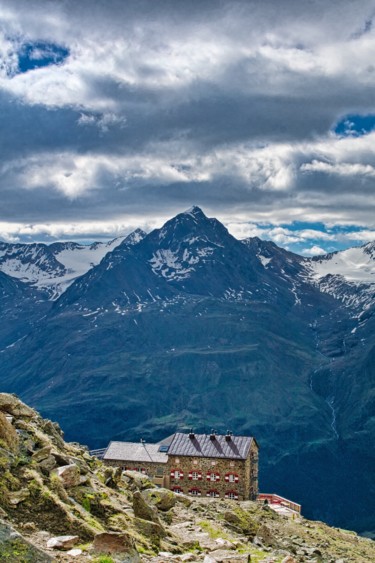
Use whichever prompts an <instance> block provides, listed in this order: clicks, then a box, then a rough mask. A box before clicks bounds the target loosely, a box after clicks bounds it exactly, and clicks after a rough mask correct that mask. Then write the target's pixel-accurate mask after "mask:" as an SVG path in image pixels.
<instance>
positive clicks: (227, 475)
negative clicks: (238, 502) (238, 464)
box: [225, 473, 229, 483]
mask: <svg viewBox="0 0 375 563" xmlns="http://www.w3.org/2000/svg"><path fill="white" fill-rule="evenodd" d="M225 480H226V482H227V483H228V482H229V473H226V474H225Z"/></svg>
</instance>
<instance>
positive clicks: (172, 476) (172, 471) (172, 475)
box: [171, 469, 175, 479]
mask: <svg viewBox="0 0 375 563" xmlns="http://www.w3.org/2000/svg"><path fill="white" fill-rule="evenodd" d="M174 471H175V470H174V469H171V478H172V479H174Z"/></svg>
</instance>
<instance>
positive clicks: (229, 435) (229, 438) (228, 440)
mask: <svg viewBox="0 0 375 563" xmlns="http://www.w3.org/2000/svg"><path fill="white" fill-rule="evenodd" d="M231 439H232V432H229V430H227V433H226V434H225V440H226V441H227V442H230V441H231Z"/></svg>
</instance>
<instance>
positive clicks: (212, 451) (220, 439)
mask: <svg viewBox="0 0 375 563" xmlns="http://www.w3.org/2000/svg"><path fill="white" fill-rule="evenodd" d="M192 436H194V437H193V438H190V435H189V434H182V433H180V432H177V433H176V434H175V435H174V438H173V441H172V443H171V445H170V447H169V450H168V455H175V456H189V457H190V456H191V457H213V458H225V459H246V458H247V456H248V455H249V450H250V446H251V444H252V441H253V439H254V438H252V437H250V436H233V435H231V436H230V440H226V438H225V436H224V435H221V434H215V438H214V439H211V437H210V436H211V435H210V434H193V435H192Z"/></svg>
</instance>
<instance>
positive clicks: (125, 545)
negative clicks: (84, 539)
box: [93, 532, 140, 563]
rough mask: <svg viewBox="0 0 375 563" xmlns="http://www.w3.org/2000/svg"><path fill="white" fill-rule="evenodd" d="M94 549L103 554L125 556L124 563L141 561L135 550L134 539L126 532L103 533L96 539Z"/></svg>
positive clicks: (122, 559) (122, 558)
mask: <svg viewBox="0 0 375 563" xmlns="http://www.w3.org/2000/svg"><path fill="white" fill-rule="evenodd" d="M93 549H94V551H96V552H97V553H103V554H110V555H112V554H124V555H125V557H121V561H122V562H124V563H125V562H127V563H138V562H139V561H140V558H139V555H138V552H137V550H136V549H135V545H134V540H133V538H132V537H131V536H130V535H129V534H127V533H126V532H121V533H119V532H102V533H100V534H97V535H96V536H95V538H94V543H93Z"/></svg>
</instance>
